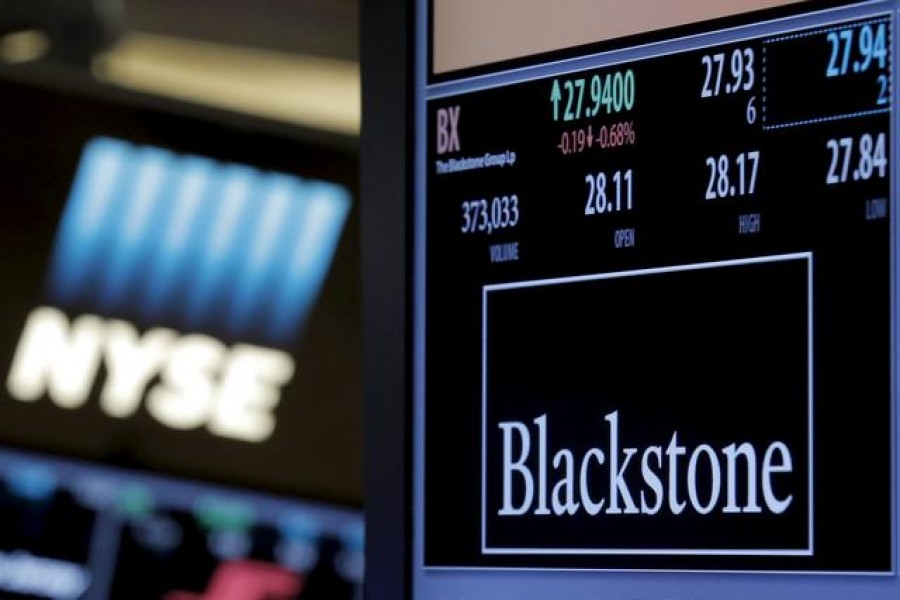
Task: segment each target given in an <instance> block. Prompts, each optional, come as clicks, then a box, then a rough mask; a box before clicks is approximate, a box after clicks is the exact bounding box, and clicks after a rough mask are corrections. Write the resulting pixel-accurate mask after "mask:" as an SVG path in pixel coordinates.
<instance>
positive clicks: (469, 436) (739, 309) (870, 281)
mask: <svg viewBox="0 0 900 600" xmlns="http://www.w3.org/2000/svg"><path fill="white" fill-rule="evenodd" d="M433 4H440V2H434V3H430V2H419V4H418V7H419V9H420V11H419V12H420V14H419V21H418V23H417V33H418V35H417V39H416V41H417V48H418V54H417V61H416V79H415V81H416V92H417V94H416V102H417V104H416V110H417V119H416V152H415V163H414V165H415V170H414V173H415V183H416V185H415V198H416V202H415V211H414V236H413V237H414V247H415V260H414V270H413V281H414V295H413V297H414V300H415V302H414V311H415V319H414V323H415V325H414V348H415V352H414V359H413V368H414V386H413V390H414V391H413V428H414V436H413V439H414V442H413V447H414V462H413V475H412V479H413V486H412V487H413V504H412V506H413V515H412V524H413V531H414V534H413V538H412V547H413V552H412V556H413V583H412V589H413V597H414V598H416V599H418V598H423V599H424V598H460V599H462V598H499V597H510V598H513V597H514V598H529V599H531V598H534V599H544V598H548V599H549V598H563V597H564V598H596V597H603V598H610V599H621V600H626V599H627V600H632V599H635V598H641V599H647V600H662V599H663V598H666V599H670V598H678V599H689V598H700V597H702V598H710V599H716V600H718V599H722V600H724V599H726V598H727V599H738V598H746V599H751V598H797V597H806V598H812V597H816V598H827V599H831V598H835V599H836V598H846V597H866V598H873V599H879V600H880V599H887V598H894V597H896V596H897V594H898V592H900V581H898V578H897V566H898V564H897V554H896V545H897V538H898V535H897V530H896V513H897V506H898V503H897V490H896V482H897V464H898V462H897V438H896V431H897V410H896V388H895V384H894V373H895V365H896V332H895V326H896V311H897V306H896V302H895V300H894V296H895V284H896V280H897V277H896V267H895V262H894V261H895V250H896V248H895V238H894V218H895V217H894V214H895V209H894V208H893V207H894V204H893V202H894V199H895V188H894V185H895V179H896V175H897V170H896V166H895V156H896V154H895V152H896V136H895V135H894V132H895V128H896V123H895V116H894V106H895V98H896V94H897V91H896V77H895V73H894V69H895V67H894V65H895V61H896V60H897V49H896V45H895V42H894V40H895V36H896V28H897V23H896V17H897V9H898V4H897V3H895V2H890V1H876V2H831V3H815V2H801V3H795V2H790V3H782V4H785V6H780V7H774V8H772V7H771V5H772V3H767V4H766V5H765V6H760V7H758V8H761V9H762V8H764V10H756V11H755V12H748V11H747V10H746V7H745V9H744V10H737V9H734V10H732V9H733V8H734V7H733V6H732V5H731V4H729V3H724V2H723V3H722V5H723V6H722V7H720V8H721V12H716V7H715V6H713V5H715V4H716V3H715V2H712V3H710V2H706V3H698V4H703V11H705V14H708V15H719V18H716V19H714V20H711V21H704V22H693V21H689V20H688V21H679V20H678V19H677V18H675V17H674V16H673V21H672V22H671V24H672V26H670V27H669V28H659V27H658V24H659V19H658V18H653V19H647V22H648V23H652V24H653V26H652V27H649V26H648V28H647V29H646V30H644V31H637V30H633V27H632V26H631V25H630V26H629V27H631V28H632V30H630V31H629V35H628V36H626V37H613V38H610V37H599V36H598V37H595V38H594V42H596V43H594V44H593V45H582V44H584V43H585V42H584V40H582V39H581V38H578V39H573V40H572V42H571V43H570V44H569V46H575V45H578V47H577V48H575V49H571V48H569V47H567V46H565V45H558V46H555V47H553V48H550V49H551V50H553V53H552V54H539V53H537V54H536V53H529V52H527V51H525V50H521V49H520V50H515V51H513V50H509V51H508V53H507V54H506V55H503V56H506V57H507V58H508V59H509V60H506V61H505V62H504V61H502V60H501V61H499V62H498V59H497V56H501V55H500V54H496V53H494V52H493V50H485V56H486V57H488V58H486V59H485V60H483V61H481V62H478V61H477V60H474V59H466V60H467V61H468V62H465V64H463V63H459V65H460V66H459V67H458V68H457V70H446V68H445V66H446V61H445V62H444V63H441V64H442V65H445V66H444V67H441V66H440V65H436V64H435V63H433V62H432V61H431V59H432V58H434V57H436V56H438V55H439V54H438V53H439V50H438V49H437V48H435V47H434V45H433V44H437V43H438V42H439V41H441V40H443V41H446V40H445V38H446V39H449V38H450V37H452V36H451V35H449V34H448V31H449V32H451V33H452V31H454V30H453V29H452V28H453V27H454V26H455V27H459V26H460V23H461V22H462V21H459V22H457V21H454V22H452V23H451V24H449V25H448V23H447V22H443V23H441V22H439V21H437V20H438V19H440V18H441V17H442V16H444V17H445V18H446V15H445V13H447V12H448V11H449V9H448V8H446V6H444V8H442V9H440V10H438V9H436V8H435V7H434V6H433ZM495 4H502V3H495ZM601 4H602V3H601ZM640 4H641V3H635V6H634V7H633V10H634V11H639V10H643V9H644V8H645V7H643V8H642V7H641V6H639V5H640ZM725 5H728V6H725ZM623 6H624V5H623ZM628 7H629V8H628V9H623V8H621V7H619V8H617V9H616V10H615V11H613V10H612V9H610V10H609V12H608V13H604V12H603V10H602V7H601V6H599V5H598V6H597V7H595V9H594V12H591V9H590V8H585V9H584V11H585V12H583V13H582V14H581V16H580V18H581V19H582V20H587V19H588V18H593V19H595V20H596V22H602V21H603V18H604V16H606V15H607V14H612V15H615V14H618V13H617V12H616V11H619V12H621V11H623V10H624V11H626V12H627V11H628V10H631V8H632V7H631V6H630V5H628ZM728 7H731V8H728ZM495 8H496V7H495ZM693 8H697V7H693ZM528 10H531V9H528ZM523 11H524V9H523ZM703 11H701V12H703ZM525 12H527V11H525ZM533 12H534V11H531V12H527V17H528V18H531V17H533V16H534V14H533ZM523 14H524V12H523ZM698 14H699V13H698ZM505 15H506V16H505V18H506V19H507V21H508V22H507V23H506V25H505V26H506V27H508V28H509V29H510V30H511V31H513V32H515V31H518V29H517V22H516V18H517V15H516V14H514V13H505ZM657 16H658V15H657ZM457 17H459V15H458V14H457ZM639 17H640V14H639V13H638V12H634V13H633V14H631V15H630V17H629V18H630V19H631V21H629V22H630V23H633V22H635V21H639V20H640V19H639ZM469 18H472V19H475V18H476V16H475V15H474V14H472V15H469ZM575 18H576V17H575V16H573V14H566V15H563V16H561V17H560V20H561V21H563V22H565V21H566V19H569V20H574V19H575ZM707 18H709V17H707ZM522 19H523V23H524V20H525V19H526V16H523V17H522ZM688 22H689V23H691V24H688V25H685V24H684V23H688ZM532 25H533V23H531V22H529V23H524V24H523V25H522V27H523V28H527V27H530V26H532ZM605 27H606V29H608V30H610V31H615V26H614V24H609V23H607V24H606V25H605ZM436 31H438V32H442V33H441V35H442V36H444V37H442V38H441V40H438V39H437V38H436V37H435V32H436ZM479 31H480V29H479ZM554 31H556V30H554ZM557 33H558V31H557ZM459 35H460V36H462V37H460V38H459V44H460V45H465V43H464V42H465V36H463V35H462V33H460V34H459ZM477 35H478V33H477V32H476V33H474V34H473V36H474V37H477ZM516 36H517V34H516V33H512V34H510V35H509V36H507V37H508V39H517V38H516ZM556 37H557V38H559V39H564V38H565V36H561V35H557V36H556ZM469 41H472V42H474V41H475V40H474V39H473V40H469ZM477 48H478V47H477V46H475V45H473V46H471V47H470V48H469V50H471V53H477V51H478V50H477ZM547 49H548V48H543V50H542V51H546V50H547ZM440 52H441V53H443V54H442V55H443V56H449V55H450V51H448V50H447V49H440ZM471 53H470V54H471Z"/></svg>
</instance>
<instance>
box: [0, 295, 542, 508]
mask: <svg viewBox="0 0 900 600" xmlns="http://www.w3.org/2000/svg"><path fill="white" fill-rule="evenodd" d="M101 360H102V361H103V362H104V365H105V367H106V369H105V371H106V380H105V381H104V382H103V387H102V390H101V392H100V407H101V408H102V409H103V412H105V413H106V414H107V415H109V416H111V417H116V418H126V417H130V416H133V415H134V414H135V413H136V412H137V410H138V408H139V407H140V405H141V400H142V399H143V398H144V395H145V393H146V409H147V412H148V413H149V414H150V416H152V417H153V418H154V419H156V420H157V421H159V422H160V423H162V424H163V425H166V426H168V427H172V428H174V429H182V430H183V429H195V428H197V427H201V426H203V425H206V426H207V427H208V428H209V430H210V431H211V432H212V433H213V434H215V435H218V436H221V437H227V438H232V439H237V440H242V441H246V442H262V441H265V440H266V439H268V438H269V437H270V436H271V435H272V432H273V431H274V430H275V408H276V407H277V406H278V402H279V400H280V397H281V389H282V388H283V387H284V386H285V385H286V384H287V383H288V382H289V381H290V379H291V377H292V376H293V375H294V360H293V358H292V357H291V356H290V355H289V354H287V353H285V352H281V351H279V350H273V349H270V348H261V347H257V346H251V345H248V344H238V345H236V346H234V347H233V348H230V349H229V348H227V347H226V346H225V345H224V344H222V343H221V342H220V341H218V340H216V339H214V338H211V337H208V336H205V335H199V334H190V335H185V336H179V334H178V333H177V332H175V331H173V330H171V329H163V328H156V329H151V330H149V331H147V332H145V333H144V334H143V335H141V334H140V332H139V331H138V330H137V328H136V327H135V326H134V325H132V324H131V323H127V322H125V321H118V320H112V321H108V322H104V321H103V320H102V319H100V318H99V317H95V316H92V315H85V316H81V317H78V318H76V319H75V320H74V321H72V322H71V323H70V322H69V319H68V317H67V316H66V315H65V313H63V312H62V311H60V310H57V309H55V308H49V307H41V308H37V309H35V310H34V311H32V313H31V315H30V316H29V318H28V321H27V323H26V325H25V329H24V332H23V333H22V338H21V340H20V341H19V347H18V349H17V350H16V355H15V358H14V360H13V365H12V369H11V370H10V372H9V376H8V378H7V382H6V385H7V389H8V390H9V392H10V394H11V395H12V397H13V398H16V399H17V400H20V401H22V402H34V401H36V400H39V399H40V398H42V397H44V396H45V395H47V396H49V397H50V399H51V400H52V401H53V403H54V404H56V405H58V406H61V407H63V408H69V409H74V408H79V407H81V406H83V405H84V403H85V402H86V401H87V400H88V398H89V397H90V394H91V389H92V388H93V386H94V383H95V381H96V379H97V377H98V375H99V372H100V369H99V367H100V363H101ZM157 376H158V377H159V380H158V383H156V384H155V385H154V380H155V379H156V378H157ZM148 386H151V387H150V389H149V390H148V389H147V388H148ZM526 434H527V431H526ZM525 453H526V454H527V449H526V451H525ZM529 503H530V500H529Z"/></svg>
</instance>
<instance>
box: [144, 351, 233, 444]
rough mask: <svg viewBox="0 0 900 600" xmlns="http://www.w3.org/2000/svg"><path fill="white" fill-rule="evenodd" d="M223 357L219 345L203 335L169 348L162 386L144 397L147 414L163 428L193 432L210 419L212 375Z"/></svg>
mask: <svg viewBox="0 0 900 600" xmlns="http://www.w3.org/2000/svg"><path fill="white" fill-rule="evenodd" d="M224 354H225V346H223V345H222V343H221V342H219V341H218V340H215V339H213V338H211V337H207V336H205V335H186V336H184V337H183V338H181V339H180V340H178V342H177V343H176V344H175V345H174V346H173V347H172V350H171V352H170V353H169V360H168V362H167V363H166V366H165V368H163V371H162V373H161V379H162V382H161V383H160V384H159V385H157V386H155V387H153V389H151V390H150V391H149V392H148V393H147V410H148V411H149V412H150V414H151V415H153V416H154V417H155V418H156V419H157V420H158V421H159V422H160V423H162V424H163V425H168V426H169V427H172V428H173V429H194V428H195V427H200V426H201V425H203V424H204V423H206V422H207V420H208V419H209V417H210V414H211V413H212V409H213V400H214V397H215V396H214V394H215V389H216V388H215V382H214V377H215V372H216V368H217V367H218V366H219V364H220V363H221V361H222V357H223V355H224Z"/></svg>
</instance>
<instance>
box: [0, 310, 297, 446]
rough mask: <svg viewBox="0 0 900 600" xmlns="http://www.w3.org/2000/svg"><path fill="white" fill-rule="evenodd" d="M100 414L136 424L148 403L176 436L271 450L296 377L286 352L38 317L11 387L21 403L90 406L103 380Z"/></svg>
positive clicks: (51, 314)
mask: <svg viewBox="0 0 900 600" xmlns="http://www.w3.org/2000/svg"><path fill="white" fill-rule="evenodd" d="M101 364H102V365H103V366H104V367H105V372H106V377H105V381H104V382H103V385H102V388H101V391H100V406H101V408H102V409H103V411H104V412H105V413H106V414H107V415H109V416H111V417H116V418H127V417H131V416H132V415H134V414H135V413H136V412H137V410H138V409H139V407H140V404H141V401H142V400H144V401H145V403H146V409H147V412H148V413H149V414H150V415H151V416H153V417H154V418H155V419H156V420H157V421H159V422H160V423H162V424H163V425H166V426H168V427H171V428H174V429H194V428H197V427H201V426H203V425H205V426H206V427H207V428H208V429H209V431H210V432H212V433H213V434H215V435H218V436H222V437H226V438H233V439H237V440H242V441H246V442H262V441H264V440H266V439H267V438H268V437H269V436H270V435H271V434H272V432H273V430H274V429H275V415H274V411H275V408H276V407H277V406H278V402H279V400H280V397H281V390H282V388H283V387H284V386H285V385H286V384H287V383H288V382H289V381H290V379H291V377H292V376H293V373H294V360H293V359H292V358H291V356H290V355H289V354H287V353H285V352H282V351H280V350H274V349H270V348H263V347H259V346H252V345H249V344H237V345H235V346H232V347H230V348H229V347H227V346H225V345H224V344H223V343H221V342H220V341H218V340H216V339H215V338H212V337H209V336H206V335H200V334H189V335H179V333H178V332H176V331H174V330H172V329H165V328H155V329H151V330H149V331H146V332H145V333H144V334H143V335H141V334H140V333H139V332H138V330H137V329H136V328H135V327H134V325H132V324H130V323H128V322H126V321H120V320H104V319H102V318H100V317H97V316H94V315H82V316H79V317H77V318H76V319H74V320H73V321H72V322H70V321H69V319H68V317H67V316H66V315H65V314H64V313H63V312H62V311H60V310H58V309H55V308H50V307H41V308H38V309H35V310H34V311H33V312H32V313H31V315H30V317H29V318H28V322H27V323H26V325H25V330H24V332H23V333H22V338H21V340H20V342H19V346H18V349H17V351H16V355H15V359H14V360H13V364H12V368H11V369H10V373H9V376H8V378H7V389H8V391H9V393H10V394H11V395H12V397H13V398H16V399H17V400H20V401H23V402H34V401H37V400H39V399H40V398H42V397H44V396H45V395H46V396H49V398H50V400H51V401H52V402H53V403H54V404H56V405H57V406H59V407H61V408H67V409H77V408H80V407H82V406H84V405H85V403H86V402H87V401H88V399H89V397H90V394H91V390H92V388H93V387H94V384H95V382H96V381H97V379H98V377H99V376H100V366H101Z"/></svg>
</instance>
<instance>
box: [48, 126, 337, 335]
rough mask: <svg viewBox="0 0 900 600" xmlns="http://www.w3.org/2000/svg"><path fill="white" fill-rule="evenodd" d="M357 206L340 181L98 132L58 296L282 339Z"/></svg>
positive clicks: (57, 271)
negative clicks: (309, 178) (130, 141)
mask: <svg viewBox="0 0 900 600" xmlns="http://www.w3.org/2000/svg"><path fill="white" fill-rule="evenodd" d="M349 207H350V202H349V196H348V194H347V192H346V190H344V189H343V188H341V187H339V186H337V185H333V184H329V183H324V182H320V181H305V180H301V179H298V178H296V177H292V176H288V175H280V174H275V173H265V172H262V171H259V170H257V169H254V168H251V167H246V166H242V165H235V164H222V163H217V162H215V161H212V160H209V159H205V158H200V157H196V156H180V155H177V154H174V153H171V152H168V151H166V150H162V149H158V148H153V147H142V146H132V145H130V144H128V143H126V142H121V141H117V140H113V139H108V138H99V139H95V140H94V141H92V142H91V143H90V144H89V145H88V146H87V148H86V150H85V153H84V156H83V158H82V161H81V164H80V166H79V169H78V174H77V176H76V180H75V184H74V186H73V189H72V193H71V196H70V199H69V203H68V206H67V208H66V211H65V213H64V215H63V218H62V222H61V226H60V230H59V234H58V238H57V243H56V247H55V249H54V252H53V261H52V270H51V274H50V279H49V287H48V292H49V300H50V302H51V303H54V304H56V305H58V306H62V307H66V308H80V309H88V310H90V311H94V312H96V311H99V312H101V313H102V314H105V315H118V316H122V317H130V318H134V319H135V320H138V321H140V322H143V323H153V324H164V325H169V326H171V327H175V328H178V329H180V330H182V331H208V332H210V333H214V334H216V335H217V336H218V337H220V338H223V339H240V340H249V341H254V340H256V341H260V342H264V343H267V344H270V345H276V346H282V347H283V346H285V345H287V344H288V343H290V342H291V341H292V340H293V339H295V337H296V336H297V334H299V332H300V330H301V328H302V326H303V323H304V321H305V319H306V316H307V314H308V313H309V310H310V308H311V307H312V304H313V302H314V300H315V297H316V294H317V292H318V290H319V287H320V286H321V284H322V281H323V280H324V277H325V275H326V273H327V271H328V267H329V265H330V263H331V259H332V256H333V254H334V251H335V248H336V246H337V242H338V239H339V236H340V232H341V229H342V227H343V224H344V221H345V219H346V216H347V212H348V210H349Z"/></svg>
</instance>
